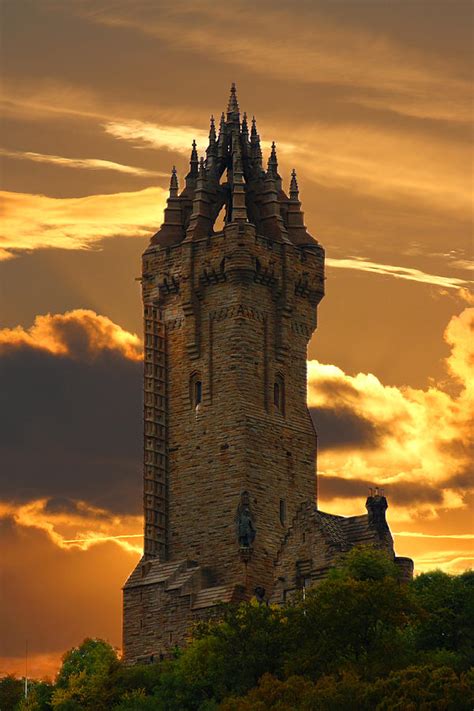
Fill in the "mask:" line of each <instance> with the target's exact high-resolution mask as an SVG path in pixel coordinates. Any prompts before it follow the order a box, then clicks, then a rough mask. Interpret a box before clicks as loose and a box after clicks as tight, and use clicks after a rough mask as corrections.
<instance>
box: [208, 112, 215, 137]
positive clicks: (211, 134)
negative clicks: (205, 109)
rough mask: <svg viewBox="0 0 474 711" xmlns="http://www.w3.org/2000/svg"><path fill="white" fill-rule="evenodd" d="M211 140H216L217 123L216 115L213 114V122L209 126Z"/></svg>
mask: <svg viewBox="0 0 474 711" xmlns="http://www.w3.org/2000/svg"><path fill="white" fill-rule="evenodd" d="M209 140H210V141H211V142H214V141H215V140H216V124H215V121H214V116H211V123H210V127H209Z"/></svg>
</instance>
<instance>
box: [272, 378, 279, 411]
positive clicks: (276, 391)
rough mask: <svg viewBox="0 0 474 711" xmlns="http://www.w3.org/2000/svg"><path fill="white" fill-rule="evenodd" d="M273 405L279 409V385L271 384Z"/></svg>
mask: <svg viewBox="0 0 474 711" xmlns="http://www.w3.org/2000/svg"><path fill="white" fill-rule="evenodd" d="M273 403H274V405H275V407H277V408H278V409H280V383H274V384H273Z"/></svg>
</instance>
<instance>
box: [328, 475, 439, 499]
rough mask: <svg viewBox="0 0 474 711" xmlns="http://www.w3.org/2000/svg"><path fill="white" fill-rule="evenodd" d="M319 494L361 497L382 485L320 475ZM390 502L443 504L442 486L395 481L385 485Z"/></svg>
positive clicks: (368, 481)
mask: <svg viewBox="0 0 474 711" xmlns="http://www.w3.org/2000/svg"><path fill="white" fill-rule="evenodd" d="M318 482H319V485H318V489H319V495H320V497H321V498H322V499H326V500H327V499H336V498H343V499H354V498H356V499H360V498H361V497H363V496H366V495H367V494H368V491H369V488H370V487H374V486H382V485H381V484H380V482H377V481H375V482H374V481H370V480H369V479H343V478H342V477H337V476H325V475H324V474H319V477H318ZM383 489H384V493H385V496H386V497H387V499H388V502H389V504H390V503H393V504H397V505H399V506H402V505H407V504H411V505H412V506H417V505H418V504H422V503H423V504H430V503H433V504H441V503H442V501H443V492H442V488H441V487H440V486H438V485H431V484H427V483H422V484H419V483H417V482H412V481H410V482H406V481H405V482H394V483H392V484H387V485H385V486H383Z"/></svg>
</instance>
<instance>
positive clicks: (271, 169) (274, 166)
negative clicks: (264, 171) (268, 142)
mask: <svg viewBox="0 0 474 711" xmlns="http://www.w3.org/2000/svg"><path fill="white" fill-rule="evenodd" d="M268 173H270V174H271V175H272V176H273V177H274V178H276V177H278V158H277V154H276V145H275V141H273V142H272V152H271V153H270V157H269V159H268Z"/></svg>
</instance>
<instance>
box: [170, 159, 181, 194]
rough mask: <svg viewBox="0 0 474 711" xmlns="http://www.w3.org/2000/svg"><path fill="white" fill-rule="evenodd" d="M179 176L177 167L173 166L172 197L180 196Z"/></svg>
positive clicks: (171, 179)
mask: <svg viewBox="0 0 474 711" xmlns="http://www.w3.org/2000/svg"><path fill="white" fill-rule="evenodd" d="M178 187H179V186H178V175H177V172H176V166H175V165H174V166H173V169H172V171H171V178H170V197H177V195H178Z"/></svg>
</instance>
